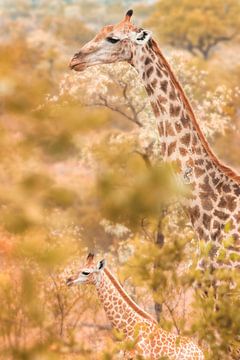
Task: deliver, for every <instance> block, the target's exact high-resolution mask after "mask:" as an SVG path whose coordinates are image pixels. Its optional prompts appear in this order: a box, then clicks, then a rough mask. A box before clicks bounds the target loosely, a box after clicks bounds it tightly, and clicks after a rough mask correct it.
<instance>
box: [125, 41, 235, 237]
mask: <svg viewBox="0 0 240 360" xmlns="http://www.w3.org/2000/svg"><path fill="white" fill-rule="evenodd" d="M132 65H133V66H134V67H135V68H136V70H137V72H138V73H139V75H140V76H141V77H142V80H143V82H144V85H145V88H146V91H147V93H148V96H149V98H150V102H151V105H152V108H153V112H154V114H155V116H156V119H157V126H158V131H159V136H160V142H161V150H162V156H163V159H164V160H165V161H176V162H177V164H178V167H179V171H180V177H181V178H182V180H183V182H185V183H187V184H190V186H191V197H190V199H187V202H185V205H186V207H187V209H188V212H189V214H190V218H191V222H192V224H193V227H194V229H195V231H196V233H197V234H198V236H199V237H200V238H201V239H204V240H206V241H208V240H214V241H215V243H217V242H219V241H220V239H221V238H222V237H223V236H224V234H223V233H224V226H225V225H226V223H227V222H231V223H232V224H233V228H232V230H231V231H232V235H234V237H235V238H237V239H239V229H237V223H238V222H239V219H240V210H239V209H240V177H239V176H237V175H236V174H235V173H234V172H233V171H232V170H231V169H229V168H228V167H226V166H224V165H222V164H221V163H220V162H219V160H218V159H217V158H216V156H215V155H214V154H213V152H212V151H211V149H210V148H209V146H208V143H207V141H206V139H205V137H204V135H203V134H202V132H201V130H200V128H199V125H198V123H197V121H196V119H195V116H194V114H193V111H192V109H191V106H190V104H189V102H188V100H187V98H186V96H185V94H184V92H183V90H182V88H181V86H180V84H179V83H178V81H177V80H176V78H175V76H174V75H173V73H172V71H171V69H170V66H169V64H168V63H167V61H166V60H165V58H164V57H163V55H162V53H161V52H160V50H159V48H158V46H157V44H156V42H155V41H154V40H151V41H150V42H149V43H148V44H147V45H146V46H145V47H141V46H138V47H136V49H135V52H134V53H133V58H132ZM223 198H224V199H223Z"/></svg>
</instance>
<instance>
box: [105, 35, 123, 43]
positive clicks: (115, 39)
mask: <svg viewBox="0 0 240 360" xmlns="http://www.w3.org/2000/svg"><path fill="white" fill-rule="evenodd" d="M106 40H107V41H108V42H110V43H111V44H116V43H117V42H118V41H120V39H117V38H114V37H111V36H109V37H107V38H106Z"/></svg>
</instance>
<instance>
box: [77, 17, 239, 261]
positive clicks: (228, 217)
mask: <svg viewBox="0 0 240 360" xmlns="http://www.w3.org/2000/svg"><path fill="white" fill-rule="evenodd" d="M132 14H133V11H132V10H129V11H128V12H127V14H126V16H125V18H124V19H123V20H122V21H121V22H120V23H119V24H117V25H109V26H105V27H104V28H103V29H102V30H101V31H100V32H99V33H98V34H97V35H96V36H95V37H94V39H93V40H91V41H90V42H88V43H87V44H86V45H84V46H83V47H82V49H81V50H80V51H79V52H78V53H77V54H75V55H74V57H73V58H72V60H71V62H70V68H71V69H74V70H76V71H83V70H84V69H86V68H87V67H90V66H93V65H97V64H106V63H114V62H119V61H127V62H128V63H129V64H131V65H132V66H134V68H135V69H136V70H137V72H138V73H139V75H140V76H141V78H142V80H143V83H144V85H145V88H146V91H147V93H148V96H149V98H150V102H151V105H152V108H153V111H154V114H155V116H156V119H157V127H158V131H159V135H160V142H161V146H162V156H163V159H164V160H165V161H175V162H177V163H178V168H179V175H180V176H181V178H182V180H183V182H185V183H188V184H189V185H190V188H191V196H190V198H188V199H186V201H184V205H185V206H186V208H187V210H188V213H189V215H190V219H191V222H192V225H193V227H194V229H195V231H196V233H197V234H198V237H199V238H200V239H203V240H205V241H206V242H208V241H211V245H212V248H211V258H216V256H214V255H217V254H218V253H219V251H220V250H221V249H222V247H223V246H222V243H223V241H222V240H223V239H225V238H230V237H231V240H232V241H230V242H229V246H228V255H229V259H228V262H227V263H226V264H224V265H225V266H229V267H231V268H232V267H235V266H239V265H240V176H238V175H237V174H236V173H235V172H234V171H233V170H231V169H230V168H228V167H227V166H225V165H223V164H222V163H221V162H220V161H219V160H218V159H217V157H216V156H215V155H214V153H213V152H212V150H211V149H210V147H209V145H208V143H207V141H206V139H205V137H204V135H203V133H202V131H201V129H200V127H199V125H198V122H197V120H196V118H195V116H194V113H193V110H192V108H191V106H190V104H189V102H188V99H187V97H186V95H185V93H184V91H183V89H182V87H181V85H180V84H179V82H178V80H177V79H176V77H175V75H174V74H173V72H172V70H171V68H170V66H169V64H168V63H167V61H166V59H165V58H164V56H163V55H162V53H161V51H160V49H159V47H158V45H157V43H156V41H155V40H154V39H153V38H152V36H151V32H149V31H148V30H144V29H142V28H138V27H136V26H135V25H133V24H132V23H131V22H130V19H131V16H132ZM226 228H228V232H227V233H226ZM213 262H214V260H213V259H212V264H213Z"/></svg>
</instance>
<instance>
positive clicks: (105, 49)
mask: <svg viewBox="0 0 240 360" xmlns="http://www.w3.org/2000/svg"><path fill="white" fill-rule="evenodd" d="M132 14H133V11H132V10H128V12H127V13H126V15H125V17H124V19H123V20H122V21H121V22H120V23H119V24H117V25H108V26H104V28H103V29H102V30H101V31H100V32H99V33H98V34H97V35H96V36H95V37H94V38H93V39H92V40H91V41H89V42H88V43H87V44H85V45H84V46H83V47H82V48H81V49H80V51H79V52H77V53H76V54H75V55H74V57H73V58H72V60H71V61H70V64H69V66H70V68H71V69H74V70H76V71H83V70H85V69H86V68H88V67H90V66H93V65H98V64H110V63H114V62H119V61H127V62H129V63H131V59H132V57H133V53H134V49H135V48H136V47H137V46H138V47H139V46H143V45H145V44H146V43H147V42H148V41H149V39H150V38H151V32H150V31H148V30H144V29H142V28H138V27H136V26H134V25H133V24H131V22H130V20H131V16H132Z"/></svg>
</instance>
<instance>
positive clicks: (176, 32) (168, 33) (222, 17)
mask: <svg viewBox="0 0 240 360" xmlns="http://www.w3.org/2000/svg"><path fill="white" fill-rule="evenodd" d="M239 13H240V3H239V1H238V0H237V1H235V0H227V1H223V0H214V1H211V4H209V1H208V0H203V1H202V0H195V1H194V2H193V1H190V0H179V1H176V0H170V1H169V0H161V1H159V2H157V4H156V5H155V9H154V12H153V14H152V17H151V18H150V19H149V25H151V26H153V27H154V28H155V29H156V31H157V33H158V35H159V36H160V37H161V38H163V39H164V40H166V42H167V43H169V44H171V45H172V46H176V47H181V48H183V49H186V50H188V51H189V52H191V53H192V54H194V55H197V54H201V55H202V56H203V58H204V59H206V60H207V59H208V58H209V56H210V54H211V52H212V50H213V49H214V48H215V47H216V46H217V45H218V44H219V43H221V42H227V41H230V40H232V39H233V38H234V37H235V36H236V35H237V34H238V33H239V24H240V19H239Z"/></svg>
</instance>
